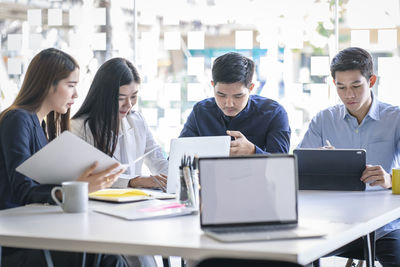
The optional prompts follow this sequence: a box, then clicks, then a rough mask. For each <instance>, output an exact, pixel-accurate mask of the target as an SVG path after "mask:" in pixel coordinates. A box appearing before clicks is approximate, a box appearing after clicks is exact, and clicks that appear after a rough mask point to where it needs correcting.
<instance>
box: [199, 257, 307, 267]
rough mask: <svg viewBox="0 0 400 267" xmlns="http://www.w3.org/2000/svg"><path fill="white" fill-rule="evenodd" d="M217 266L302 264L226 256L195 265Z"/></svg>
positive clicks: (295, 265) (295, 266) (280, 266)
mask: <svg viewBox="0 0 400 267" xmlns="http://www.w3.org/2000/svg"><path fill="white" fill-rule="evenodd" d="M217 266H218V267H219V266H229V267H243V266H246V267H265V266H271V267H301V266H303V265H300V264H297V263H293V262H284V261H270V260H247V259H228V258H209V259H204V260H202V261H200V262H199V263H198V264H197V267H217Z"/></svg>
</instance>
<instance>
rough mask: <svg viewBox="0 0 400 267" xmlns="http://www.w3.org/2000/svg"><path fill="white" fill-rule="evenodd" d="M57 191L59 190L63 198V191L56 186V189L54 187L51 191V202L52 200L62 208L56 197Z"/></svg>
mask: <svg viewBox="0 0 400 267" xmlns="http://www.w3.org/2000/svg"><path fill="white" fill-rule="evenodd" d="M57 190H60V191H61V193H62V194H63V196H64V191H63V189H62V187H60V186H56V187H54V188H53V189H51V197H52V198H53V200H54V202H56V204H57V205H58V206H61V207H62V206H63V204H62V203H61V202H60V201H59V200H58V198H57V197H56V192H57Z"/></svg>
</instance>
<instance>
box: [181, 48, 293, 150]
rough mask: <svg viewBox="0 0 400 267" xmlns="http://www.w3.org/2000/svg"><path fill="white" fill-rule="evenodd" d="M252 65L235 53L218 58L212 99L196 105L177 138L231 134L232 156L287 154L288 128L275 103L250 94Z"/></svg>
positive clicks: (284, 116) (285, 115)
mask: <svg viewBox="0 0 400 267" xmlns="http://www.w3.org/2000/svg"><path fill="white" fill-rule="evenodd" d="M253 74H254V62H253V61H252V60H251V59H249V58H246V57H244V56H242V55H240V54H238V53H233V52H231V53H227V54H224V55H222V56H220V57H218V58H217V59H216V60H215V61H214V64H213V67H212V78H213V80H212V81H211V85H212V86H213V87H214V94H215V97H212V98H207V99H204V100H202V101H200V102H198V103H197V104H196V105H195V106H194V107H193V110H192V112H191V113H190V115H189V117H188V119H187V121H186V123H185V125H184V128H183V130H182V132H181V134H180V137H189V136H217V135H226V134H228V135H230V136H231V137H232V142H231V149H230V154H231V155H248V154H266V153H288V151H289V146H290V127H289V121H288V116H287V113H286V111H285V109H284V108H283V107H282V106H281V105H280V104H278V102H276V101H274V100H271V99H267V98H265V97H261V96H257V95H250V92H251V91H252V90H253V88H254V83H252V82H251V81H252V78H253Z"/></svg>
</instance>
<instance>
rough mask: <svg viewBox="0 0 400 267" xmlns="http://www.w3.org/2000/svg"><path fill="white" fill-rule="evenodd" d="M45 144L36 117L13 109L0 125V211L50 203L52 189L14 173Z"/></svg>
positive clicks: (49, 186) (43, 134)
mask: <svg viewBox="0 0 400 267" xmlns="http://www.w3.org/2000/svg"><path fill="white" fill-rule="evenodd" d="M46 144H47V139H46V136H45V133H44V131H43V128H42V127H41V126H40V123H39V119H38V117H37V115H36V113H30V112H28V111H26V110H23V109H16V110H12V111H10V112H8V113H7V114H6V116H5V117H4V119H3V120H2V121H1V122H0V209H8V208H13V207H18V206H22V205H26V204H29V203H53V200H52V199H51V195H50V191H51V189H52V188H53V187H54V185H40V184H39V183H37V182H36V181H34V180H32V179H31V178H29V177H26V176H24V175H22V174H20V173H18V172H16V171H15V169H16V168H17V167H18V166H19V165H20V164H21V163H22V162H24V161H25V160H27V159H28V158H29V157H30V156H32V155H33V154H34V153H36V152H37V151H39V150H40V149H41V148H42V147H44V146H45V145H46ZM55 156H57V155H55Z"/></svg>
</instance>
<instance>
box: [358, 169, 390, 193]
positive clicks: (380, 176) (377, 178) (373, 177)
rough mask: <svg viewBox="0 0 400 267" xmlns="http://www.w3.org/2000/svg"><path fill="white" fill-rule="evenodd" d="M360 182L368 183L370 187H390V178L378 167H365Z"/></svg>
mask: <svg viewBox="0 0 400 267" xmlns="http://www.w3.org/2000/svg"><path fill="white" fill-rule="evenodd" d="M361 181H363V182H364V183H370V184H369V185H370V186H378V185H380V186H382V187H383V188H390V187H392V177H391V176H390V174H388V173H387V172H386V171H385V170H384V169H383V168H382V166H380V165H376V166H372V165H367V166H366V167H365V170H364V171H363V173H362V176H361Z"/></svg>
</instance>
